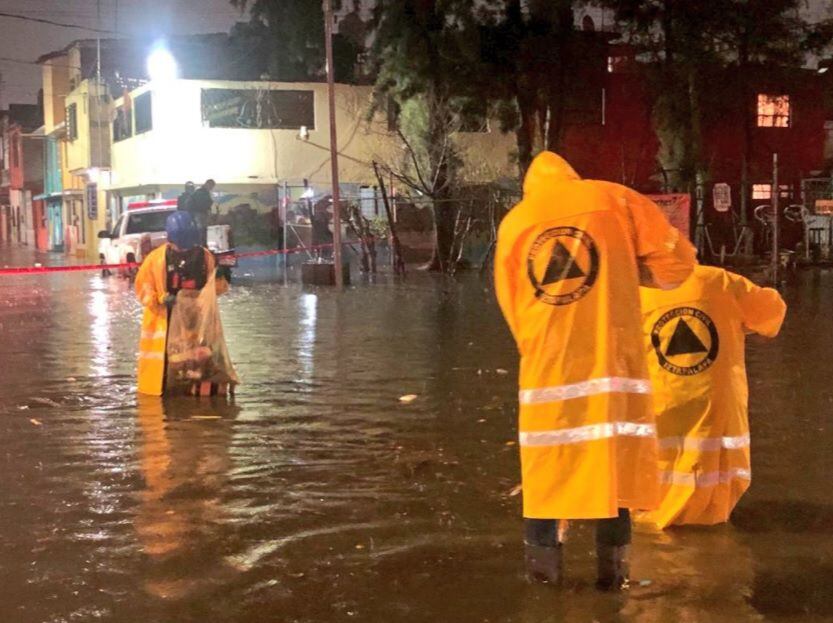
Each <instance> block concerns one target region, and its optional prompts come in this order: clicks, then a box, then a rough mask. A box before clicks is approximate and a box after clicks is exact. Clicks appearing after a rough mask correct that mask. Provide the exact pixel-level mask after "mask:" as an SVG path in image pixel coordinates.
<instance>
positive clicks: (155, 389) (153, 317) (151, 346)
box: [136, 244, 228, 396]
mask: <svg viewBox="0 0 833 623" xmlns="http://www.w3.org/2000/svg"><path fill="white" fill-rule="evenodd" d="M167 248H168V244H163V245H161V246H159V247H157V248H156V249H154V250H153V251H151V252H150V253H149V254H148V256H147V257H146V258H145V260H144V261H143V262H142V265H141V266H140V267H139V272H138V273H137V275H136V296H138V297H139V302H140V303H141V304H142V305H143V306H144V313H143V314H142V334H141V337H140V339H139V370H138V378H139V381H138V388H137V389H138V391H139V393H141V394H149V395H151V396H161V395H162V390H163V389H164V387H165V349H166V345H167V338H168V309H167V308H166V307H165V305H164V300H165V296H167V294H168V290H167V266H166V264H165V251H166V249H167ZM205 262H206V266H207V267H208V273H209V274H210V273H211V272H212V271H214V269H215V266H216V265H215V262H214V256H213V255H211V253H210V252H209V251H208V250H207V249H206V250H205ZM216 288H217V294H223V293H224V292H226V291H228V282H227V281H226V280H224V279H219V278H218V279H217V281H216Z"/></svg>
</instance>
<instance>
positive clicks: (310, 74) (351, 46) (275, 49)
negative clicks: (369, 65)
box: [229, 0, 359, 82]
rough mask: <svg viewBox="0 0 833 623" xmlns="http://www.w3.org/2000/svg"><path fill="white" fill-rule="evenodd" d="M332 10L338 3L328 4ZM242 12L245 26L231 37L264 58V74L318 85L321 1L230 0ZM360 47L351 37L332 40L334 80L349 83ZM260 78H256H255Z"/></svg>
mask: <svg viewBox="0 0 833 623" xmlns="http://www.w3.org/2000/svg"><path fill="white" fill-rule="evenodd" d="M330 1H332V2H333V6H334V8H336V9H338V8H339V7H340V6H341V0H330ZM229 2H230V3H231V5H232V6H234V7H237V8H238V9H240V11H241V12H243V11H246V10H248V11H249V17H250V22H249V24H244V25H242V26H241V25H237V26H236V27H235V29H233V31H232V34H233V35H236V36H237V38H238V39H239V40H241V41H243V40H246V39H249V40H250V41H249V42H248V43H246V42H243V43H240V44H239V45H240V46H241V47H243V48H246V47H248V48H249V49H252V50H253V51H254V52H255V53H257V54H260V55H262V56H261V60H260V66H261V67H262V68H263V70H262V72H261V73H263V74H266V75H268V76H269V77H270V78H272V79H273V80H282V81H287V82H292V81H305V80H320V79H322V78H324V77H325V75H326V63H325V58H324V56H325V55H324V51H325V50H324V10H323V3H322V2H321V1H320V0H229ZM358 52H359V48H358V45H357V44H356V42H354V41H353V40H352V39H351V37H350V36H341V35H339V34H336V35H334V36H333V56H334V60H333V64H334V66H335V78H336V80H337V81H339V82H341V81H350V80H352V79H353V77H354V69H355V65H356V61H357V56H358ZM257 77H260V76H257Z"/></svg>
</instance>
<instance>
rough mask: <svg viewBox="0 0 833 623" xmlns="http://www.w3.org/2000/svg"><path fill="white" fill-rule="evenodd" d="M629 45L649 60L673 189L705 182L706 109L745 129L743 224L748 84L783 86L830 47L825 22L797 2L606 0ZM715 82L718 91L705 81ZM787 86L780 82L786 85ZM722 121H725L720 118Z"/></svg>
mask: <svg viewBox="0 0 833 623" xmlns="http://www.w3.org/2000/svg"><path fill="white" fill-rule="evenodd" d="M604 4H605V5H606V6H609V7H612V8H614V9H615V12H616V17H617V20H619V23H620V24H621V25H622V26H623V27H624V29H625V31H626V34H627V36H628V38H629V40H630V41H631V42H632V43H633V44H634V45H635V46H636V48H637V50H638V51H639V52H641V53H643V54H648V55H649V58H650V59H651V60H652V61H653V62H652V64H651V66H650V67H649V69H648V74H649V75H651V76H652V77H653V78H654V93H655V96H654V102H655V103H654V123H655V129H656V132H657V137H658V138H659V141H660V153H659V157H658V160H659V164H660V167H661V168H662V170H663V172H664V173H665V174H666V175H667V178H668V183H667V186H669V187H670V188H671V189H675V190H688V191H693V190H694V185H695V183H696V179H697V176H698V174H700V175H701V176H702V177H703V179H705V174H706V172H707V171H706V169H707V166H706V162H705V159H704V154H703V149H702V132H703V130H702V128H703V126H704V123H707V122H708V121H709V113H708V111H715V112H714V113H713V114H715V115H730V117H731V118H732V119H736V120H737V122H738V123H739V124H741V125H742V127H743V136H744V138H743V145H742V158H741V163H740V166H741V180H742V181H741V193H740V199H741V221H742V222H746V220H747V202H748V200H749V196H750V192H749V177H750V171H749V166H750V164H749V163H750V161H751V153H752V150H753V135H754V132H753V126H754V119H755V109H754V106H755V98H754V95H755V93H754V92H753V90H752V81H753V80H754V81H758V80H760V78H761V76H762V75H764V74H767V75H769V76H771V77H773V78H775V79H778V80H780V81H782V82H783V81H786V80H788V78H789V75H790V74H792V73H794V69H795V68H798V67H801V66H802V65H803V61H804V54H805V52H807V51H808V50H813V49H821V48H823V47H824V46H826V45H827V44H828V43H829V42H830V40H831V39H830V36H831V34H833V29H831V28H830V25H829V24H828V23H824V24H820V25H817V26H815V27H811V26H810V25H808V24H807V23H806V22H805V21H803V19H802V18H801V17H800V11H799V9H800V5H801V0H698V1H697V2H687V1H685V0H604ZM709 83H712V84H721V88H720V89H719V90H715V89H706V88H704V85H706V84H709ZM785 86H786V85H785ZM723 118H725V117H723Z"/></svg>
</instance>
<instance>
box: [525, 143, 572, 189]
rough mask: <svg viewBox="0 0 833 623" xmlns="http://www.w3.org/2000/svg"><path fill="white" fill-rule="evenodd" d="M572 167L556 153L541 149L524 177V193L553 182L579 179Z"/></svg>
mask: <svg viewBox="0 0 833 623" xmlns="http://www.w3.org/2000/svg"><path fill="white" fill-rule="evenodd" d="M580 179H581V178H580V177H579V175H578V173H576V172H575V170H574V169H573V167H571V166H570V164H569V163H568V162H567V161H566V160H564V158H562V157H561V156H559V155H558V154H556V153H554V152H551V151H542V152H541V153H540V154H538V155H537V156H535V159H534V160H533V161H532V164H531V165H529V169H528V170H527V172H526V177H524V195H525V196H526V195H529V194H530V193H534V192H536V191H539V190H541V189H542V188H546V187H547V186H548V185H550V184H552V183H553V182H565V181H571V180H580Z"/></svg>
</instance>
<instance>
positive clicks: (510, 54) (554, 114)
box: [472, 0, 587, 178]
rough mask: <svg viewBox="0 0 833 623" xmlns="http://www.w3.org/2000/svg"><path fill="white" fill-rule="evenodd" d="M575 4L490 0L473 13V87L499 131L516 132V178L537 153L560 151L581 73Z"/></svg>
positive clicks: (580, 39) (559, 0)
mask: <svg viewBox="0 0 833 623" xmlns="http://www.w3.org/2000/svg"><path fill="white" fill-rule="evenodd" d="M576 4H578V3H576V2H573V1H572V0H551V1H546V0H529V1H527V2H522V1H521V0H495V1H494V2H492V3H490V5H489V8H481V9H480V11H479V12H478V13H477V20H478V24H479V30H480V40H481V48H480V59H479V60H480V62H481V65H480V67H479V72H477V73H478V74H479V77H480V79H479V80H477V81H475V82H473V83H472V86H475V87H476V88H477V89H480V90H481V91H482V93H483V94H487V96H489V97H491V98H492V99H493V100H495V102H496V109H497V110H498V111H499V113H500V119H501V125H502V129H504V130H506V131H514V132H515V135H516V140H517V146H518V166H519V173H520V177H521V178H523V175H524V173H525V172H526V169H527V167H528V166H529V164H530V162H531V161H532V158H533V156H534V155H535V154H536V153H537V152H539V151H541V150H542V149H549V150H553V151H559V149H560V145H561V140H562V138H563V134H564V127H565V114H564V113H565V110H566V104H567V102H568V101H569V99H570V94H571V91H572V89H570V88H569V86H570V83H571V82H573V81H575V80H576V78H577V77H578V76H580V75H581V74H582V72H583V71H584V69H585V67H586V55H585V52H586V51H587V50H586V49H583V48H584V44H585V42H586V40H587V38H586V37H582V36H580V33H578V32H576V30H575V26H574V20H575V18H574V8H575V6H574V5H576Z"/></svg>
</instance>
